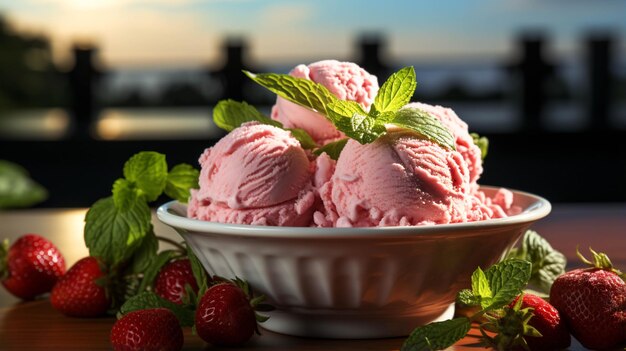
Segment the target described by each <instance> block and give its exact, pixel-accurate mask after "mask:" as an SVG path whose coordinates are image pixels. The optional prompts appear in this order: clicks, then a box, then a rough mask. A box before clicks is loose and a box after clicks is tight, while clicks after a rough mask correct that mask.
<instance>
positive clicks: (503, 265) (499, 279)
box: [483, 259, 532, 311]
mask: <svg viewBox="0 0 626 351" xmlns="http://www.w3.org/2000/svg"><path fill="white" fill-rule="evenodd" d="M531 270H532V268H531V264H530V262H528V261H524V260H518V259H512V260H506V261H502V262H500V263H498V264H495V265H493V266H491V267H490V268H489V269H488V270H486V271H485V276H486V277H487V280H488V281H489V287H490V288H491V291H492V294H493V298H492V299H491V302H490V304H489V305H488V306H483V310H485V311H489V310H494V309H498V308H501V307H503V306H505V305H507V304H509V303H510V302H511V301H513V299H514V298H515V297H516V296H517V295H519V294H521V293H522V290H523V289H524V288H525V287H526V285H528V280H529V279H530V273H531Z"/></svg>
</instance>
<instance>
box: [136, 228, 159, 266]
mask: <svg viewBox="0 0 626 351" xmlns="http://www.w3.org/2000/svg"><path fill="white" fill-rule="evenodd" d="M158 250H159V240H158V239H157V237H156V235H154V230H153V228H152V225H150V230H149V231H148V233H147V234H146V236H145V237H144V238H143V241H142V242H141V246H139V248H138V249H137V251H135V254H134V255H133V261H132V263H131V266H130V269H131V271H132V272H133V273H143V272H145V271H146V270H147V269H148V267H150V265H151V264H152V262H153V261H154V260H155V259H156V257H157V251H158Z"/></svg>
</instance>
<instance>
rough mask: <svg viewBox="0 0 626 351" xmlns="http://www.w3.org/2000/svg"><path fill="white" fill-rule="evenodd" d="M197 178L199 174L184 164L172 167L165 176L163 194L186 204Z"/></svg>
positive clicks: (196, 183)
mask: <svg viewBox="0 0 626 351" xmlns="http://www.w3.org/2000/svg"><path fill="white" fill-rule="evenodd" d="M199 176H200V172H199V171H198V170H197V169H195V168H193V167H192V166H190V165H188V164H186V163H181V164H179V165H176V166H174V167H173V168H172V169H171V170H170V172H169V173H168V174H167V181H166V182H165V194H166V195H167V196H169V197H171V198H172V199H175V200H178V201H180V202H182V203H187V200H189V196H190V193H189V190H190V189H197V188H198V177H199ZM114 195H115V194H114Z"/></svg>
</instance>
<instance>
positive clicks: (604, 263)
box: [576, 247, 626, 281]
mask: <svg viewBox="0 0 626 351" xmlns="http://www.w3.org/2000/svg"><path fill="white" fill-rule="evenodd" d="M589 251H591V254H592V255H593V262H591V261H589V260H588V259H587V258H586V257H585V256H583V254H582V253H580V251H579V250H578V247H576V255H577V256H578V258H580V260H581V261H583V263H585V264H588V265H590V266H591V267H594V268H598V269H603V270H605V271H609V272H613V273H615V274H617V275H618V276H619V277H620V278H622V280H624V281H626V274H625V273H623V272H622V271H620V270H619V269H617V268H615V267H613V263H612V262H611V259H610V258H609V256H608V255H607V254H605V253H603V252H596V251H594V250H593V249H592V248H591V247H590V248H589Z"/></svg>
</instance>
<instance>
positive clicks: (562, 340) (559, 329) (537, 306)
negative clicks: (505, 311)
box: [509, 294, 571, 351]
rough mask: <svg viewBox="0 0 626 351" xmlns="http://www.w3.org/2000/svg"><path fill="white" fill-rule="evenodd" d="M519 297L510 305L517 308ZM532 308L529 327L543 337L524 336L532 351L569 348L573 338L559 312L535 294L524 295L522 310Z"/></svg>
mask: <svg viewBox="0 0 626 351" xmlns="http://www.w3.org/2000/svg"><path fill="white" fill-rule="evenodd" d="M518 300H519V296H518V297H516V298H515V300H514V301H513V302H511V304H510V305H509V308H515V304H516V303H517V302H518ZM525 308H531V309H532V313H533V317H532V318H530V320H529V321H528V325H530V326H531V327H533V328H535V329H536V330H537V331H538V332H539V333H540V334H541V335H542V336H541V337H536V336H532V335H526V336H524V339H525V340H526V343H527V344H528V347H529V348H530V349H531V350H533V351H534V350H560V349H564V348H567V347H569V345H570V343H571V338H570V335H569V331H568V330H567V327H566V326H565V322H564V321H563V320H562V319H561V316H560V315H559V311H557V309H556V308H554V306H552V305H551V304H549V303H548V302H547V301H546V300H544V299H542V298H541V297H539V296H537V295H533V294H524V295H523V297H522V304H521V309H525Z"/></svg>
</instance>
